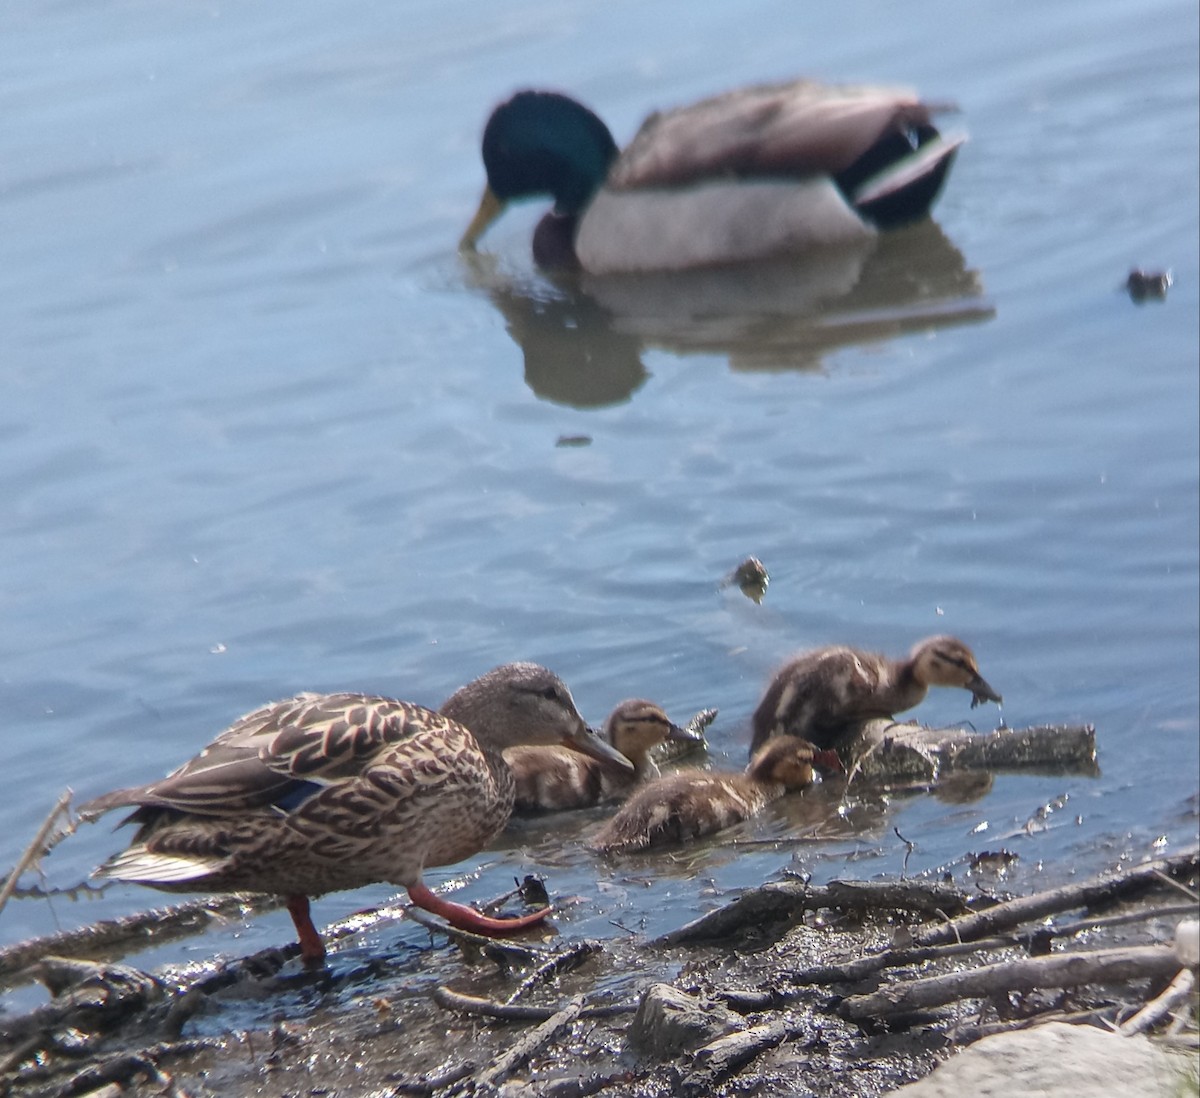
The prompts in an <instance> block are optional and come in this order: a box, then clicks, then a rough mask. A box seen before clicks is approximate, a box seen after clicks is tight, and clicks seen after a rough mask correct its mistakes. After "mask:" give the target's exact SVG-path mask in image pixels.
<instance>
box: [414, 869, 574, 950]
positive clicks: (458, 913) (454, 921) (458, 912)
mask: <svg viewBox="0 0 1200 1098" xmlns="http://www.w3.org/2000/svg"><path fill="white" fill-rule="evenodd" d="M408 896H409V899H411V900H412V902H413V903H414V904H416V905H417V907H423V908H424V909H425V910H426V911H432V912H433V914H434V915H440V916H441V917H442V918H443V919H445V920H446V922H448V923H449V924H450V925H451V926H456V927H458V929H459V930H472V931H474V932H475V933H476V934H488V935H491V936H493V937H495V936H496V935H503V934H515V933H516V932H517V931H519V930H525V929H526V928H527V927H531V926H536V925H537V924H538V923H540V922H541V921H542V920H543V919H544V918H546V916H547V915H549V914H550V912H551V911H553V910H554V909H553V908H550V907H543V908H541V909H540V910H538V911H533V912H530V913H529V914H528V915H520V916H518V917H517V918H515V919H494V918H492V916H490V915H481V914H480V913H479V912H478V911H476V910H475V909H474V908H473V907H467V905H466V904H456V903H455V902H454V901H453V900H445V899H443V898H442V897H441V896H438V895H436V894H434V893H433V892H431V891H430V890H429V889H428V888H426V887H425V885H423V884H422V883H421V882H420V881H418V882H417V883H416V884H411V885H409V886H408Z"/></svg>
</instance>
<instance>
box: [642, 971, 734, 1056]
mask: <svg viewBox="0 0 1200 1098" xmlns="http://www.w3.org/2000/svg"><path fill="white" fill-rule="evenodd" d="M741 1028H742V1019H741V1017H740V1016H739V1015H737V1014H734V1013H733V1011H731V1010H729V1009H728V1008H727V1007H725V1006H723V1005H722V1004H720V1003H711V1002H708V1001H706V1000H704V999H702V998H700V997H699V996H696V995H689V994H688V993H687V992H685V991H680V990H679V989H678V988H675V987H672V986H671V985H670V984H652V985H651V986H650V987H649V988H647V989H646V991H645V993H644V994H643V995H642V1001H641V1002H640V1003H639V1004H638V1009H637V1013H636V1014H635V1015H634V1016H633V1022H632V1023H631V1024H630V1026H629V1032H628V1035H627V1040H628V1041H629V1044H630V1045H632V1046H633V1047H634V1048H635V1049H637V1050H638V1051H639V1052H640V1053H642V1055H644V1056H646V1057H648V1058H651V1059H654V1060H669V1059H671V1058H672V1057H675V1056H678V1055H679V1054H680V1053H681V1052H685V1051H689V1050H691V1049H694V1048H698V1047H699V1046H700V1045H706V1044H708V1043H709V1042H710V1041H714V1040H716V1039H717V1038H718V1037H723V1036H724V1035H725V1034H727V1033H733V1032H734V1031H735V1030H738V1029H741Z"/></svg>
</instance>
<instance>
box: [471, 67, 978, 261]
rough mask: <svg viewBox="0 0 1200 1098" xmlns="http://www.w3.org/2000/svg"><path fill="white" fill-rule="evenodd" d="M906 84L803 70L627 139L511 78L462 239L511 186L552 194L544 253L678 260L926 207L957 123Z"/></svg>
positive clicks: (722, 256) (718, 255)
mask: <svg viewBox="0 0 1200 1098" xmlns="http://www.w3.org/2000/svg"><path fill="white" fill-rule="evenodd" d="M939 109H946V108H939V107H935V106H931V105H929V104H926V103H923V102H922V101H921V100H920V99H918V98H917V96H916V95H915V94H914V93H913V92H910V91H907V90H904V89H900V88H872V87H826V86H823V85H821V84H817V83H814V82H812V81H808V80H799V81H795V82H793V83H787V84H773V85H764V86H762V87H755V88H742V89H739V90H737V91H731V92H726V93H725V94H724V95H718V96H715V97H714V98H711V99H706V100H704V101H703V102H701V103H696V104H695V105H693V106H690V107H682V108H679V109H677V110H672V111H666V112H664V113H658V114H653V115H651V116H650V117H649V118H648V119H647V120H646V121H645V122H644V123H643V124H642V128H641V129H640V130H639V131H638V134H637V136H636V137H635V138H634V139H633V142H632V143H631V144H630V146H629V147H628V148H627V149H626V150H625V151H624V152H618V149H617V145H616V142H615V141H614V140H613V137H612V134H611V133H609V131H608V127H607V126H605V124H604V123H603V122H602V121H600V119H599V118H598V117H597V116H596V115H595V114H593V113H592V112H591V111H590V110H588V109H587V108H586V107H584V106H583V105H581V104H580V103H577V102H575V100H573V99H570V98H568V97H567V96H565V95H559V94H557V93H555V92H544V91H521V92H517V94H516V95H514V96H513V97H512V98H511V99H509V100H508V101H507V102H504V103H501V104H500V106H498V107H497V108H496V109H495V110H494V111H493V112H492V116H491V118H489V119H488V123H487V126H486V127H485V129H484V131H483V163H484V168H485V169H486V171H487V188H486V189H485V190H484V192H483V200H482V201H481V202H480V204H479V210H478V212H477V213H476V214H475V218H474V220H473V221H472V222H471V224H470V226H469V227H468V229H467V231H466V233H465V234H464V235H463V238H462V242H461V245H460V246H461V247H463V248H473V247H474V245H475V243H476V241H477V240H478V239H479V238H480V237H481V236H482V235H483V233H484V231H485V230H486V229H487V227H488V226H489V225H490V224H491V223H492V222H493V221H494V220H495V219H496V218H497V217H498V216H499V215H500V213H501V212H502V210H503V209H504V206H505V204H506V203H508V202H510V201H512V200H513V199H520V198H531V197H534V196H538V195H548V196H550V197H552V198H553V199H554V208H553V210H551V212H550V213H548V214H547V215H546V216H545V217H543V218H542V220H541V222H540V223H539V224H538V227H537V230H536V231H535V233H534V237H533V254H534V258H535V259H536V260H537V262H538V263H539V264H541V265H542V266H543V267H551V268H568V269H580V268H581V269H583V270H585V271H590V272H592V273H593V274H606V273H612V272H618V271H650V270H657V271H663V270H680V269H683V268H687V267H699V266H706V265H712V264H719V263H733V262H740V261H746V260H758V259H765V258H767V257H769V256H775V255H782V254H788V253H795V252H798V251H803V250H805V249H807V248H809V247H812V246H814V245H820V244H831V243H842V242H847V241H854V240H862V239H865V238H868V237H870V236H872V235H873V234H874V233H875V231H876V230H877V229H888V228H892V227H894V226H897V225H902V224H904V223H906V222H909V221H915V220H917V219H919V218H922V217H924V216H925V215H926V214H927V213H928V212H929V208H930V206H932V205H933V201H934V199H935V198H936V197H937V193H938V191H939V189H940V188H941V185H942V182H943V180H944V179H945V177H946V173H947V171H948V170H949V168H950V165H951V163H952V161H953V160H954V154H955V152H956V150H957V149H958V146H959V145H961V144H962V142H963V141H964V140H965V138H964V137H961V136H959V137H953V138H944V137H942V136H941V134H939V133H938V131H937V130H936V129H935V128H934V126H933V123H932V122H931V120H930V119H931V116H932V115H933V114H934V113H935V112H936V111H937V110H939Z"/></svg>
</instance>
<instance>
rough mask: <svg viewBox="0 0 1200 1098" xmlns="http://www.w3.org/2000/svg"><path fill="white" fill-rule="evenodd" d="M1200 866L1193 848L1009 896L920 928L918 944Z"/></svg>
mask: <svg viewBox="0 0 1200 1098" xmlns="http://www.w3.org/2000/svg"><path fill="white" fill-rule="evenodd" d="M1198 866H1200V851H1197V850H1196V849H1192V850H1190V851H1188V852H1186V853H1184V854H1177V855H1175V856H1174V857H1171V858H1161V859H1159V860H1158V861H1154V862H1147V863H1146V864H1145V865H1140V866H1136V867H1134V868H1133V869H1127V870H1123V871H1120V872H1115V873H1104V874H1101V875H1100V876H1098V877H1095V878H1093V879H1092V880H1090V881H1085V882H1083V883H1082V884H1071V885H1064V886H1063V887H1062V888H1052V889H1049V890H1048V891H1045V892H1038V893H1035V894H1034V895H1032V896H1022V897H1019V898H1017V899H1015V900H1006V901H1004V902H1003V903H999V904H996V906H995V907H991V908H988V910H986V911H980V912H974V913H972V914H969V915H963V916H960V917H959V918H957V919H952V920H951V921H950V922H948V923H946V924H944V925H942V926H934V927H929V928H928V929H925V930H918V931H916V932H914V934H913V944H914V945H916V946H928V945H944V944H946V943H947V942H952V941H955V940H958V941H964V942H966V941H971V940H972V939H974V938H983V937H990V936H991V935H993V934H995V933H996V932H997V931H1001V930H1007V929H1009V928H1010V927H1014V926H1017V925H1018V924H1020V923H1023V922H1028V921H1029V920H1032V919H1042V918H1045V917H1046V916H1047V915H1055V914H1058V913H1059V912H1062V911H1071V910H1073V909H1075V908H1081V907H1091V906H1093V905H1095V904H1097V903H1104V902H1111V901H1113V900H1117V899H1120V898H1122V897H1125V896H1128V895H1129V894H1131V893H1136V892H1144V891H1145V890H1146V889H1148V888H1153V887H1154V886H1155V885H1156V884H1158V883H1159V874H1160V873H1164V874H1166V875H1167V876H1169V877H1170V876H1174V875H1177V874H1184V873H1189V872H1190V873H1194V872H1195V871H1196V869H1197V867H1198Z"/></svg>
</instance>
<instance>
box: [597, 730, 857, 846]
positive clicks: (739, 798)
mask: <svg viewBox="0 0 1200 1098" xmlns="http://www.w3.org/2000/svg"><path fill="white" fill-rule="evenodd" d="M814 764H815V765H816V766H820V767H826V768H828V769H831V770H834V771H838V770H841V769H842V766H841V762H840V760H839V759H838V757H837V752H835V751H818V750H817V749H816V748H815V747H813V745H812V744H811V743H808V742H807V741H805V740H801V739H798V738H797V737H795V736H777V737H775V739H773V740H771V742H770V743H768V744H766V745H765V746H764V747H763V748H762V749H761V750H760V751H758V752H756V753H755V755H754V758H753V759H752V760H751V762H750V765H749V766H748V767H746V770H745V773H742V774H718V773H712V772H708V771H703V770H678V771H676V772H675V773H674V774H668V775H667V776H666V777H665V778H659V779H657V780H656V781H652V782H651V783H650V784H649V785H645V786H643V787H642V788H641V789H639V790H638V791H637V792H636V793H635V794H634V795H633V796H632V797H630V798H629V800H627V801H626V802H625V803H624V804H623V805H622V806H621V808H620V810H619V811H618V812H617V814H616V815H615V816H614V817H613V818H612V819H611V820H609V821H608V823H606V824H605V825H604V827H603V828H602V829H601V831H600V833H599V834H598V835H597V836H596V837H595V839H593V840H592V842H591V846H592V849H593V850H599V851H603V852H605V853H616V852H622V853H626V852H631V851H636V850H645V849H647V848H648V847H651V846H659V845H662V844H665V843H680V842H687V841H688V840H690V839H699V838H701V837H702V836H704V835H711V834H713V833H714V832H716V831H721V830H723V829H724V828H726V827H731V826H732V825H733V824H735V823H740V822H741V821H742V820H748V819H749V818H750V817H751V816H754V815H756V814H757V813H759V812H761V811H762V810H763V809H764V808H765V807H766V806H767V805H768V804H770V803H771V802H772V801H776V800H778V799H779V798H780V797H782V796H783V795H784V794H785V793H788V792H791V791H793V790H797V789H803V788H804V787H805V786H807V785H811V784H812V781H813V766H814Z"/></svg>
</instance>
